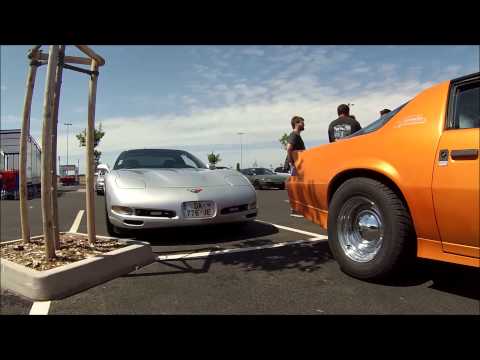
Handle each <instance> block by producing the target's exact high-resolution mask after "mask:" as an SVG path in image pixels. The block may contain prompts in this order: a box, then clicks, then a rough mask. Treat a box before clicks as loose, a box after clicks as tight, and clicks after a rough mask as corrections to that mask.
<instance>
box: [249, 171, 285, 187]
mask: <svg viewBox="0 0 480 360" xmlns="http://www.w3.org/2000/svg"><path fill="white" fill-rule="evenodd" d="M240 172H241V173H242V174H243V175H245V176H246V177H247V178H248V180H250V182H251V183H252V185H253V186H254V187H255V189H264V188H277V189H282V190H283V189H285V181H286V180H287V179H288V176H289V175H288V174H275V173H274V172H273V171H271V170H269V169H265V168H248V169H242V170H240Z"/></svg>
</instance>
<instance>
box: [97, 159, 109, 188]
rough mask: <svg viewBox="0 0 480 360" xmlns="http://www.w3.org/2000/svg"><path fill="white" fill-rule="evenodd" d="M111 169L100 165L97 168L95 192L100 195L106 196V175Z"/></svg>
mask: <svg viewBox="0 0 480 360" xmlns="http://www.w3.org/2000/svg"><path fill="white" fill-rule="evenodd" d="M109 171H110V169H109V168H108V165H105V164H100V165H98V166H97V172H96V174H95V175H96V179H95V191H96V192H97V194H98V195H104V194H105V175H107V174H108V173H109Z"/></svg>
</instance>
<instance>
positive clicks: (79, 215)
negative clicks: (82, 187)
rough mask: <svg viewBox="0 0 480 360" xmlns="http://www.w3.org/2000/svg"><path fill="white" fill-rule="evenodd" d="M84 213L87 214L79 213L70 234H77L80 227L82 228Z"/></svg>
mask: <svg viewBox="0 0 480 360" xmlns="http://www.w3.org/2000/svg"><path fill="white" fill-rule="evenodd" d="M84 212H85V210H80V211H79V212H78V214H77V217H76V218H75V220H74V221H73V224H72V227H71V228H70V230H68V232H70V233H74V232H77V230H78V227H79V226H80V223H81V222H82V217H83V213H84Z"/></svg>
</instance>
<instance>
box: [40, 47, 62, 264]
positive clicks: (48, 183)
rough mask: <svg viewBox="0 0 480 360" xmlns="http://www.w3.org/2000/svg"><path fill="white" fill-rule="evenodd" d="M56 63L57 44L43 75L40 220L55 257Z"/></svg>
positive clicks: (49, 256)
mask: <svg viewBox="0 0 480 360" xmlns="http://www.w3.org/2000/svg"><path fill="white" fill-rule="evenodd" d="M57 63H58V45H51V46H50V51H49V56H48V67H47V74H46V77H45V95H44V100H43V126H42V184H41V186H42V220H43V236H44V240H45V255H46V257H47V259H48V260H51V259H53V258H55V244H54V240H55V239H54V235H53V219H52V120H53V117H52V115H53V107H54V91H55V69H56V68H57Z"/></svg>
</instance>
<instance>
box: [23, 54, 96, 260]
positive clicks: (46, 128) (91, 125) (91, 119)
mask: <svg viewBox="0 0 480 360" xmlns="http://www.w3.org/2000/svg"><path fill="white" fill-rule="evenodd" d="M41 46H42V45H35V46H34V47H33V48H32V49H30V50H29V51H28V58H29V59H30V68H29V71H28V75H27V83H26V93H25V99H24V108H23V120H22V132H21V138H20V169H19V175H20V179H19V180H20V181H19V185H20V219H21V227H22V239H23V241H25V242H29V241H30V225H29V218H28V203H27V201H28V199H27V195H28V194H27V176H26V174H27V140H28V136H29V133H30V113H31V106H32V97H33V90H34V86H35V78H36V73H37V68H38V66H40V65H44V64H46V65H47V74H46V81H45V91H44V101H43V124H42V162H41V164H42V165H41V166H42V168H41V169H42V175H41V188H42V199H41V203H42V220H43V221H42V223H43V235H44V239H45V244H46V246H45V252H46V256H47V258H48V259H52V258H54V257H55V249H56V248H58V247H59V229H58V202H57V178H56V158H57V156H56V153H57V127H58V109H59V105H60V90H61V83H62V75H63V69H64V68H69V69H71V70H76V71H81V72H84V73H87V74H89V75H90V81H89V94H88V119H87V138H86V163H87V167H86V180H87V181H86V203H87V209H86V210H87V229H88V239H89V242H90V243H91V244H93V243H94V242H95V239H96V232H95V222H94V221H95V194H94V171H95V169H94V155H93V148H94V129H95V103H96V94H97V80H98V75H99V72H98V69H99V67H100V66H103V65H105V60H104V59H103V58H102V57H101V56H100V55H98V54H96V53H95V52H94V51H93V50H92V49H90V48H89V47H88V46H87V45H76V47H77V48H78V49H79V50H80V51H81V52H83V53H84V54H85V55H87V58H83V57H77V56H65V48H66V46H65V45H51V46H50V47H49V52H48V54H44V53H42V52H41V51H40V48H41ZM66 63H73V64H80V65H89V66H90V69H89V70H87V69H83V68H78V67H73V66H69V65H65V64H66Z"/></svg>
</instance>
